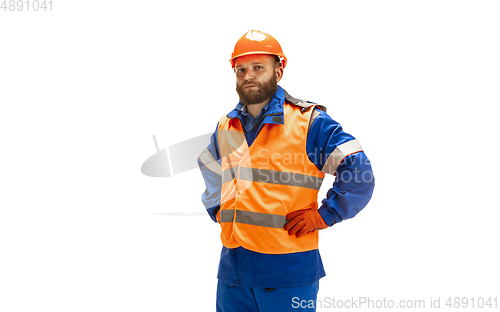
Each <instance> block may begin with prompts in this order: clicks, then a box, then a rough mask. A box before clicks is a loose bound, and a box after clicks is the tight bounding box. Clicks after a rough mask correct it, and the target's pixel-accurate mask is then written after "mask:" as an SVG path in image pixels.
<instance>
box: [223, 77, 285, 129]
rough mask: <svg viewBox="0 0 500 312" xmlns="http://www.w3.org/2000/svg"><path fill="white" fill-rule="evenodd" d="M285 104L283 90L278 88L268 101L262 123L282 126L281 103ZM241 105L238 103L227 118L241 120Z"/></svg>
mask: <svg viewBox="0 0 500 312" xmlns="http://www.w3.org/2000/svg"><path fill="white" fill-rule="evenodd" d="M284 102H285V90H284V89H283V88H282V87H280V86H278V90H277V91H276V93H274V95H273V97H272V98H271V100H270V101H269V104H268V106H267V111H266V112H265V114H264V116H265V117H264V120H263V121H262V123H275V124H283V123H284V118H283V103H284ZM243 106H244V105H243V103H241V101H240V102H238V105H236V107H235V108H234V109H233V110H232V111H231V112H230V113H229V114H227V118H229V119H233V118H239V119H240V120H241V118H243V115H242V113H241V111H242V109H243Z"/></svg>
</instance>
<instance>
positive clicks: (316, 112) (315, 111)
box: [307, 110, 319, 133]
mask: <svg viewBox="0 0 500 312" xmlns="http://www.w3.org/2000/svg"><path fill="white" fill-rule="evenodd" d="M318 116H319V112H318V111H317V110H313V112H312V114H311V119H310V120H309V128H307V133H309V129H311V125H312V123H313V122H314V120H315V119H316V117H318Z"/></svg>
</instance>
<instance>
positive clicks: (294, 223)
mask: <svg viewBox="0 0 500 312" xmlns="http://www.w3.org/2000/svg"><path fill="white" fill-rule="evenodd" d="M286 219H287V220H290V221H288V222H287V223H286V224H285V227H284V229H285V230H286V231H288V235H293V234H295V235H296V236H297V238H298V237H301V236H303V235H305V234H307V233H309V232H313V231H317V230H322V229H326V228H327V227H328V225H327V224H326V223H325V220H323V218H322V217H321V215H320V214H319V211H318V209H317V205H316V204H315V205H313V206H312V207H311V208H308V209H302V210H297V211H294V212H291V213H289V214H287V215H286Z"/></svg>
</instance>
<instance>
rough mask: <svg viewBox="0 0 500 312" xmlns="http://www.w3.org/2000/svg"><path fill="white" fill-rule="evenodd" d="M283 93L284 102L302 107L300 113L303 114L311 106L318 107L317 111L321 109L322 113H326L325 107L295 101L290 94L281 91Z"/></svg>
mask: <svg viewBox="0 0 500 312" xmlns="http://www.w3.org/2000/svg"><path fill="white" fill-rule="evenodd" d="M283 91H285V100H286V101H287V102H290V103H292V104H294V105H296V106H299V107H302V111H303V112H305V111H306V110H307V109H308V108H309V107H311V106H318V107H319V109H321V110H322V111H324V112H325V113H326V107H325V106H323V105H319V104H314V103H311V102H307V101H303V100H299V99H296V98H294V97H293V96H291V95H290V94H288V92H286V90H283Z"/></svg>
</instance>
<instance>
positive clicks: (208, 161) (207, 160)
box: [200, 148, 222, 176]
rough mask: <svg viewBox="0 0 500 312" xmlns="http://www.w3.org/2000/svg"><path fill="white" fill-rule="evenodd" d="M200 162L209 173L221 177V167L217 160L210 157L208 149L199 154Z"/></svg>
mask: <svg viewBox="0 0 500 312" xmlns="http://www.w3.org/2000/svg"><path fill="white" fill-rule="evenodd" d="M200 160H201V161H202V162H203V164H204V165H205V166H206V167H207V168H208V169H210V171H212V172H214V173H216V174H218V175H219V176H222V172H221V171H222V170H221V167H220V165H219V163H218V162H217V160H215V158H214V156H212V154H211V153H210V151H209V150H208V148H206V149H205V150H204V151H203V152H201V154H200Z"/></svg>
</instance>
